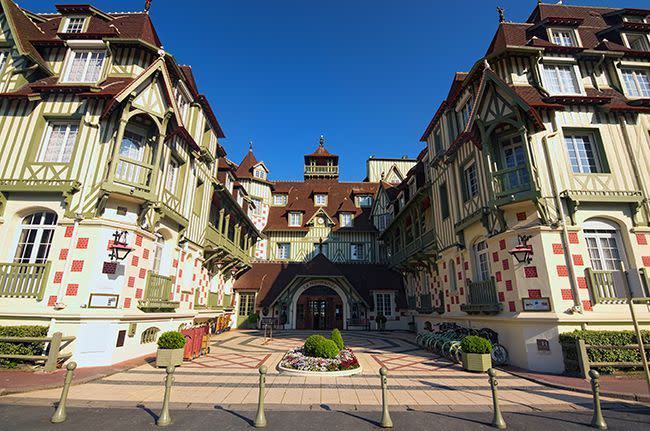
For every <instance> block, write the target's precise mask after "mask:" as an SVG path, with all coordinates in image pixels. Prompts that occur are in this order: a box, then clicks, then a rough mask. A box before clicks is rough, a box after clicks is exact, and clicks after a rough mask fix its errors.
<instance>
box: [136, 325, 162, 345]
mask: <svg viewBox="0 0 650 431" xmlns="http://www.w3.org/2000/svg"><path fill="white" fill-rule="evenodd" d="M158 332H160V329H159V328H156V327H155V326H152V327H151V328H147V329H145V330H144V331H143V332H142V335H141V336H140V344H150V343H155V342H156V339H157V338H158Z"/></svg>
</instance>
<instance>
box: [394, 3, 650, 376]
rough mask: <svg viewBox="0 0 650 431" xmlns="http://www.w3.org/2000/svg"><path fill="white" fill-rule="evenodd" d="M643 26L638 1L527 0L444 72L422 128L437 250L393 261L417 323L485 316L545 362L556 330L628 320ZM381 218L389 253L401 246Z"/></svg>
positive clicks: (644, 147) (646, 77)
mask: <svg viewBox="0 0 650 431" xmlns="http://www.w3.org/2000/svg"><path fill="white" fill-rule="evenodd" d="M649 35H650V10H640V9H613V8H596V7H594V8H592V7H574V6H566V5H556V4H553V5H549V4H542V3H540V4H538V5H537V7H536V8H535V9H534V10H533V12H532V14H531V16H530V18H529V19H528V20H527V21H526V22H524V23H512V22H505V20H502V22H501V23H500V24H499V28H498V29H497V32H496V34H495V36H494V38H493V40H492V42H491V44H490V46H489V48H488V50H487V52H486V55H485V57H484V58H482V59H480V60H479V61H477V62H476V64H475V65H474V67H473V68H472V69H471V70H470V72H469V73H458V74H456V76H455V77H454V80H453V83H452V85H451V89H450V91H449V94H448V96H447V98H446V100H445V101H444V102H442V104H441V105H440V108H439V109H438V111H437V112H436V113H435V115H434V117H433V119H432V120H431V122H430V124H429V126H428V127H427V129H426V131H425V133H424V135H423V136H422V140H423V142H426V144H427V148H426V151H427V153H428V155H427V156H426V157H424V158H423V159H422V160H423V161H424V160H427V162H426V166H427V168H428V169H429V171H430V172H429V175H430V177H429V178H430V179H429V181H430V184H431V185H430V188H429V191H428V192H427V193H429V194H430V196H431V202H432V208H433V211H432V214H433V218H432V220H433V224H432V226H431V228H432V232H433V235H434V237H435V239H432V240H433V243H434V244H435V248H434V250H435V253H433V256H434V257H432V258H431V262H430V264H423V263H422V262H421V261H420V259H415V260H413V261H408V260H407V259H398V262H395V265H396V267H399V268H401V269H402V270H403V271H404V273H405V274H406V277H407V279H408V280H412V281H411V282H408V283H407V289H408V293H407V295H408V296H409V297H416V296H419V297H420V298H428V297H427V295H429V292H431V293H432V297H433V301H432V304H431V307H430V309H431V310H435V312H433V311H432V312H431V313H430V314H424V313H417V316H418V317H417V319H418V326H419V328H420V329H421V328H422V327H423V326H424V324H425V323H426V322H427V321H430V322H432V323H433V322H437V321H455V322H458V323H461V324H468V323H469V324H471V326H472V327H489V328H492V329H493V330H495V331H497V332H498V333H499V335H500V340H499V341H500V342H501V343H502V344H503V345H505V346H506V347H507V349H508V350H509V351H510V357H511V362H512V363H514V364H515V365H518V366H520V367H524V368H529V369H535V370H544V371H555V372H558V371H562V370H563V362H562V353H561V348H560V345H559V343H558V334H559V333H561V332H565V331H571V330H573V329H580V328H583V329H584V328H588V329H606V328H614V327H616V328H624V327H627V328H631V316H630V312H629V309H628V306H627V305H625V299H626V298H627V296H628V294H630V295H632V296H633V297H647V296H649V294H648V277H647V275H648V268H649V267H650V246H649V245H648V238H649V236H650V230H649V228H648V221H649V216H650V207H648V197H649V193H650V190H649V189H648V185H649V184H650V176H648V172H650V169H649V168H650V160H649V158H648V155H649V154H650V104H649V103H648V101H650V45H649V44H648V42H649V41H650V37H649ZM394 225H395V226H394V227H390V228H389V230H388V232H390V229H392V230H393V231H394V232H396V234H393V235H392V237H390V238H391V239H390V241H392V244H393V245H396V246H397V249H396V250H394V251H393V256H395V254H396V253H402V254H411V251H410V249H409V247H411V244H412V243H413V241H415V237H414V236H412V238H413V241H409V239H408V238H406V237H405V236H404V235H401V234H397V233H399V232H400V231H399V228H400V226H404V224H403V223H401V222H400V221H399V220H396V221H395V222H394ZM385 235H386V234H385ZM415 247H417V246H415ZM420 252H421V253H426V252H427V250H423V249H422V248H420ZM429 268H430V270H429ZM418 304H420V305H418ZM427 305H428V304H427ZM418 307H422V306H421V302H419V300H418V301H415V300H413V301H412V308H414V309H416V308H418ZM637 307H638V315H639V318H640V319H641V321H642V322H644V323H645V324H646V325H647V324H648V322H649V321H650V314H648V310H647V307H642V306H637ZM538 340H542V341H544V342H538ZM545 341H548V342H549V343H548V344H547V343H546V342H545ZM547 345H548V346H550V347H549V349H546V347H545V346H547Z"/></svg>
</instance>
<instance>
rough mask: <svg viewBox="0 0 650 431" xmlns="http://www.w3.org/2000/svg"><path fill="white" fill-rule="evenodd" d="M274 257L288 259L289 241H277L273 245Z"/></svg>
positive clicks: (289, 252) (289, 251)
mask: <svg viewBox="0 0 650 431" xmlns="http://www.w3.org/2000/svg"><path fill="white" fill-rule="evenodd" d="M275 257H276V258H277V259H278V260H289V259H290V258H291V243H290V242H279V243H277V244H276V246H275Z"/></svg>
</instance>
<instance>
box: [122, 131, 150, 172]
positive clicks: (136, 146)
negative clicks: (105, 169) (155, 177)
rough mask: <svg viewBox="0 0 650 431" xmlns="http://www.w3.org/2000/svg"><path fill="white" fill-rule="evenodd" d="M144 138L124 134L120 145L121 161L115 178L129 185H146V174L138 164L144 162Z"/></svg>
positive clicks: (129, 133)
mask: <svg viewBox="0 0 650 431" xmlns="http://www.w3.org/2000/svg"><path fill="white" fill-rule="evenodd" d="M144 147H145V145H144V137H143V136H141V135H138V134H137V133H133V132H130V131H126V132H124V137H123V138H122V143H121V144H120V152H119V155H120V160H119V162H118V163H117V169H116V170H115V177H116V178H117V179H118V180H121V181H124V182H126V183H129V184H140V183H144V182H145V181H144V178H143V177H144V176H145V172H144V171H143V169H142V167H141V166H140V165H139V164H138V163H131V162H130V161H133V162H139V163H142V162H144V150H145V148H144Z"/></svg>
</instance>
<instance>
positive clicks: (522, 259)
mask: <svg viewBox="0 0 650 431" xmlns="http://www.w3.org/2000/svg"><path fill="white" fill-rule="evenodd" d="M530 238H531V236H530V235H519V244H517V245H516V246H515V247H514V248H513V249H512V250H510V251H508V253H509V254H510V255H511V256H514V258H515V259H517V262H519V263H530V262H531V261H532V260H533V246H532V245H529V244H528V240H529V239H530Z"/></svg>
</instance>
